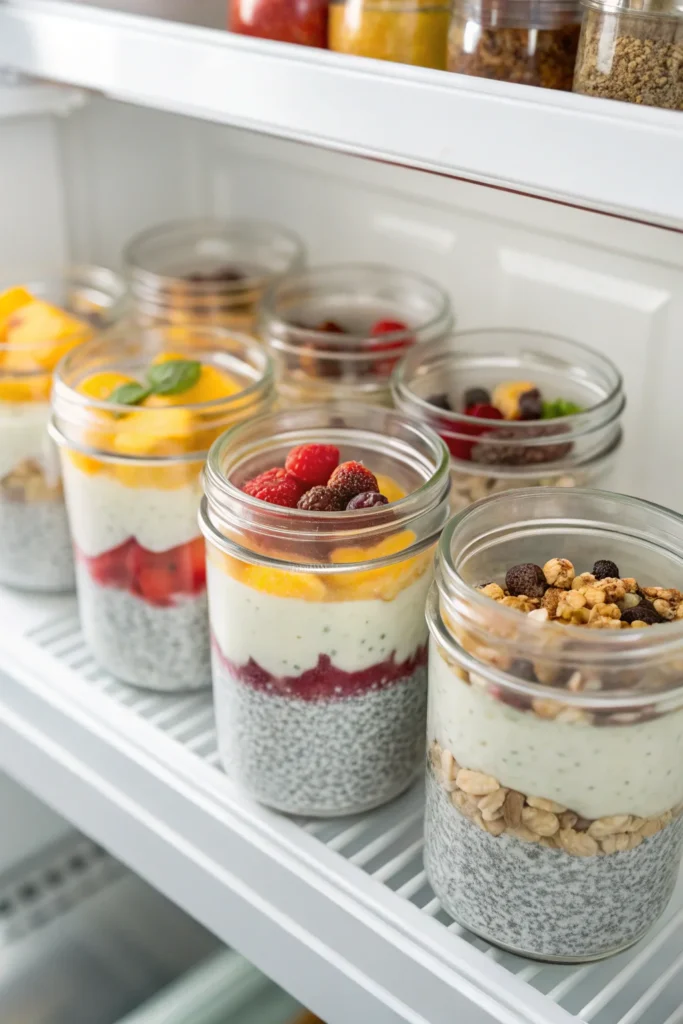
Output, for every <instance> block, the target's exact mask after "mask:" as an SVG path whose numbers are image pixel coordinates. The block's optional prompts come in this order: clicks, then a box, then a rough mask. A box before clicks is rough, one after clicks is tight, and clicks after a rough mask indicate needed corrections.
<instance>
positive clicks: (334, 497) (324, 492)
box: [296, 487, 344, 512]
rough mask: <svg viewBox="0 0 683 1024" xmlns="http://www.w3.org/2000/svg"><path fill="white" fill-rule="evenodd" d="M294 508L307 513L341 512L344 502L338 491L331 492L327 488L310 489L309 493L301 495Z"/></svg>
mask: <svg viewBox="0 0 683 1024" xmlns="http://www.w3.org/2000/svg"><path fill="white" fill-rule="evenodd" d="M296 507H297V508H303V509H305V510H306V511H307V512H342V511H343V510H344V502H343V501H342V499H341V497H340V495H339V491H333V490H331V489H330V488H329V487H311V489H310V491H306V493H305V494H302V495H301V497H300V498H299V501H298V502H297V506H296Z"/></svg>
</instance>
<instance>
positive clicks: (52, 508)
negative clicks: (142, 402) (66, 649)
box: [0, 267, 125, 591]
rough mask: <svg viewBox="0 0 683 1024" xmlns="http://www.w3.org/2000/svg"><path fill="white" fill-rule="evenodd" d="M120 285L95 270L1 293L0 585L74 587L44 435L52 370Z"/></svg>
mask: <svg viewBox="0 0 683 1024" xmlns="http://www.w3.org/2000/svg"><path fill="white" fill-rule="evenodd" d="M124 291H125V289H124V285H123V282H122V281H121V280H120V278H118V277H117V276H116V275H115V274H113V273H112V272H111V271H109V270H105V269H104V268H102V267H75V268H74V269H73V270H70V271H67V273H66V274H64V275H62V276H61V277H58V278H54V279H50V280H43V281H38V282H33V283H30V284H27V285H26V286H20V287H14V288H10V289H8V290H7V291H5V292H4V293H3V294H2V295H0V583H6V584H9V585H11V586H15V587H20V588H22V589H26V590H42V591H65V590H71V589H72V588H73V586H74V568H73V557H72V553H71V542H70V539H69V530H68V525H67V519H66V509H65V507H64V496H63V493H62V483H61V479H60V473H59V460H58V458H57V453H56V451H55V450H54V448H53V446H52V444H51V442H50V439H49V437H48V433H47V425H48V420H49V418H50V389H51V387H52V371H53V369H54V368H55V366H56V365H57V363H58V362H59V360H60V359H61V358H62V356H63V355H64V354H65V353H66V352H68V351H70V350H71V349H72V348H74V347H75V346H77V345H80V344H82V343H83V342H84V341H86V340H87V338H88V337H90V336H91V335H92V330H93V327H96V326H102V325H104V324H107V323H111V322H112V321H113V320H115V319H117V318H118V317H119V316H120V315H121V313H122V311H123V303H124Z"/></svg>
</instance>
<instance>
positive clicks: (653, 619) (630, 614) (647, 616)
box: [621, 600, 666, 626]
mask: <svg viewBox="0 0 683 1024" xmlns="http://www.w3.org/2000/svg"><path fill="white" fill-rule="evenodd" d="M621 621H622V622H646V623H647V624H648V626H656V625H657V624H658V623H659V622H666V619H663V618H662V616H661V615H660V614H659V612H657V611H655V609H654V608H653V606H652V605H651V604H650V602H649V601H645V600H642V601H641V602H640V604H637V605H636V606H635V608H627V609H626V611H624V612H622V613H621Z"/></svg>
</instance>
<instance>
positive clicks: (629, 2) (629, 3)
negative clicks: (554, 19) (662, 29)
mask: <svg viewBox="0 0 683 1024" xmlns="http://www.w3.org/2000/svg"><path fill="white" fill-rule="evenodd" d="M580 2H581V6H582V7H586V8H588V9H589V10H593V11H602V12H604V13H607V14H629V15H634V16H635V17H639V18H650V19H653V20H656V19H657V18H671V19H674V20H676V19H683V2H681V0H663V2H662V0H580Z"/></svg>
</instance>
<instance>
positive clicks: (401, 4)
mask: <svg viewBox="0 0 683 1024" xmlns="http://www.w3.org/2000/svg"><path fill="white" fill-rule="evenodd" d="M449 18H450V6H449V4H447V3H439V2H438V0H408V2H406V0H332V3H330V11H329V23H328V24H329V28H328V32H329V38H328V44H329V47H330V49H331V50H337V51H338V52H339V53H353V54H355V55H356V56H357V57H374V58H375V59H377V60H391V61H396V62H397V63H399V64H415V65H418V66H419V67H424V68H440V69H441V70H445V68H446V49H447V38H448V23H449Z"/></svg>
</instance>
